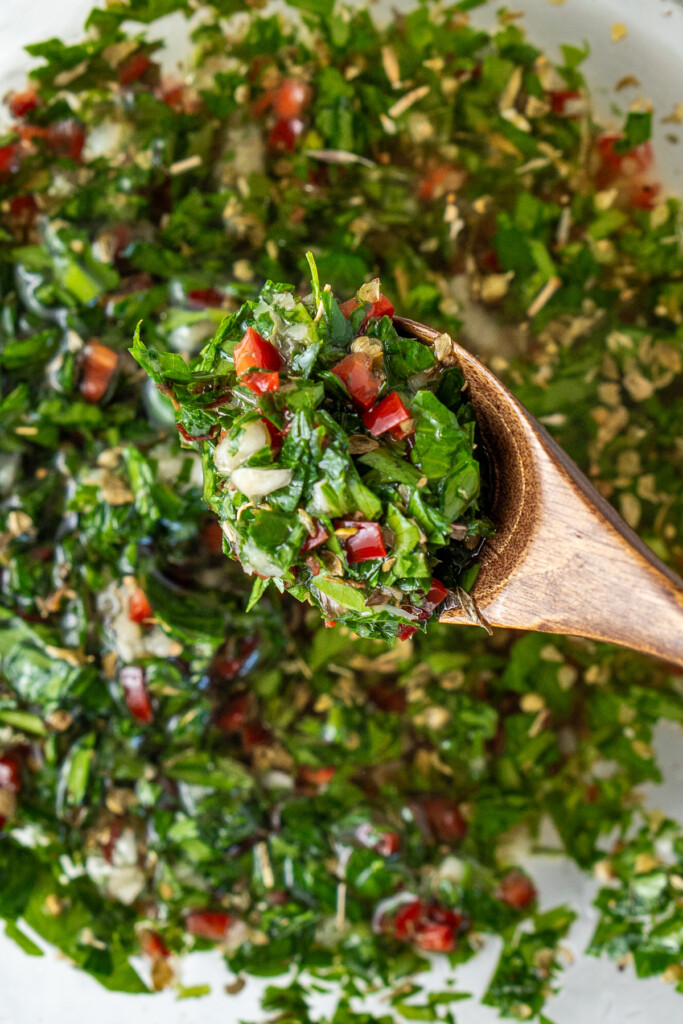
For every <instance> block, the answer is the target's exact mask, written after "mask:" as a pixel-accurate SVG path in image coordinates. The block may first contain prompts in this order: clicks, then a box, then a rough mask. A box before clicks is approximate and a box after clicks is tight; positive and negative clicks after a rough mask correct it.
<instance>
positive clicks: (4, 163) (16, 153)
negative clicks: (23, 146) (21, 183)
mask: <svg viewBox="0 0 683 1024" xmlns="http://www.w3.org/2000/svg"><path fill="white" fill-rule="evenodd" d="M20 162H21V151H20V149H19V145H18V143H16V142H11V143H10V144H9V146H0V179H2V178H8V177H9V175H10V174H14V172H15V171H17V170H18V169H19V164H20Z"/></svg>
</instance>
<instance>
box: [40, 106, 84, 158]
mask: <svg viewBox="0 0 683 1024" xmlns="http://www.w3.org/2000/svg"><path fill="white" fill-rule="evenodd" d="M47 142H48V145H49V146H50V149H51V150H52V152H53V153H54V154H55V156H61V157H66V158H67V159H68V160H74V161H75V162H76V163H78V162H79V161H80V159H81V157H82V155H83V148H84V146H85V130H84V128H83V126H82V125H81V124H80V123H79V122H78V121H76V120H75V119H74V118H72V117H70V118H67V119H66V120H64V121H55V123H54V124H51V125H50V126H49V128H48V129H47Z"/></svg>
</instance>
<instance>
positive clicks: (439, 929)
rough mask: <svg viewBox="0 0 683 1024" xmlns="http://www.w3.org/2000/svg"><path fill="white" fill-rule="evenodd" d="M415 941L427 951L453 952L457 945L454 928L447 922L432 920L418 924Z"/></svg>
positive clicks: (420, 947)
mask: <svg viewBox="0 0 683 1024" xmlns="http://www.w3.org/2000/svg"><path fill="white" fill-rule="evenodd" d="M413 941H414V942H415V945H416V946H417V947H418V948H419V949H423V950H424V951H425V953H452V952H453V950H454V949H455V946H456V938H455V935H454V934H453V929H452V928H449V926H448V925H447V924H432V923H431V922H427V923H426V924H421V925H418V927H417V929H416V930H415V938H414V940H413Z"/></svg>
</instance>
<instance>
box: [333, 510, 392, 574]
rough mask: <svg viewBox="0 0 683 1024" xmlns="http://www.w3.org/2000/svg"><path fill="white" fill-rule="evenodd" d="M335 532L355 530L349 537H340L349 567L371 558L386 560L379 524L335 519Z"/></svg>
mask: <svg viewBox="0 0 683 1024" xmlns="http://www.w3.org/2000/svg"><path fill="white" fill-rule="evenodd" d="M334 527H335V530H338V529H343V530H355V531H356V532H355V533H354V534H352V535H351V536H349V537H340V538H339V539H340V541H341V544H342V545H343V547H344V551H345V553H346V561H347V562H348V563H349V565H355V564H356V563H357V562H367V561H368V560H369V559H371V558H386V557H387V550H386V548H385V547H384V539H383V538H382V528H381V526H380V525H379V523H372V522H368V521H366V520H357V519H336V520H335V523H334Z"/></svg>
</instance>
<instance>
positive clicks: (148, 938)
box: [140, 930, 171, 960]
mask: <svg viewBox="0 0 683 1024" xmlns="http://www.w3.org/2000/svg"><path fill="white" fill-rule="evenodd" d="M140 946H141V947H142V952H143V953H144V954H145V956H148V957H149V958H150V960H167V959H168V957H169V956H170V955H171V952H170V950H169V948H168V946H167V945H166V943H165V942H164V940H163V939H162V937H161V935H159V932H153V931H151V930H145V931H144V932H142V934H141V936H140Z"/></svg>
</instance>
